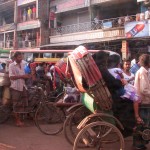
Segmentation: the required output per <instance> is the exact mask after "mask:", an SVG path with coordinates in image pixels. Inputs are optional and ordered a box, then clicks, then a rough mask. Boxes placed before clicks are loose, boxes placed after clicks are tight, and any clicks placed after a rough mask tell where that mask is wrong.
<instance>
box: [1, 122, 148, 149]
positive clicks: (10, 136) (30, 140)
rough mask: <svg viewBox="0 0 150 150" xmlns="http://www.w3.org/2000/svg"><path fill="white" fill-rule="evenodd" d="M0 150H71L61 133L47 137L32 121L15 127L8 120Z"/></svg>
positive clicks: (128, 145) (2, 129)
mask: <svg viewBox="0 0 150 150" xmlns="http://www.w3.org/2000/svg"><path fill="white" fill-rule="evenodd" d="M125 142H126V150H132V148H131V144H132V139H131V138H130V137H129V138H127V139H125ZM149 149H150V144H149ZM0 150H72V146H71V145H69V144H68V143H67V141H66V139H65V138H64V135H63V133H60V134H59V135H57V136H48V135H44V134H42V133H41V132H40V131H39V130H38V129H37V128H36V127H35V125H34V123H33V121H28V122H27V126H25V127H16V126H15V125H14V122H13V121H11V120H9V121H8V122H7V123H6V124H2V125H0ZM112 150H115V148H112Z"/></svg>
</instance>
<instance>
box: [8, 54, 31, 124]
mask: <svg viewBox="0 0 150 150" xmlns="http://www.w3.org/2000/svg"><path fill="white" fill-rule="evenodd" d="M24 65H25V64H24V63H23V62H22V54H21V53H20V52H16V53H15V54H14V62H13V63H11V64H10V65H9V77H10V81H11V86H10V90H11V99H12V102H13V111H14V113H15V118H16V125H17V126H22V125H24V124H23V122H22V121H21V120H20V117H19V114H20V113H23V112H25V108H26V106H28V101H27V92H26V85H25V79H27V78H30V75H26V74H25V72H24Z"/></svg>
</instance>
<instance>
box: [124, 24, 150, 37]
mask: <svg viewBox="0 0 150 150" xmlns="http://www.w3.org/2000/svg"><path fill="white" fill-rule="evenodd" d="M125 36H126V37H127V38H133V37H143V36H149V24H148V21H134V22H129V23H127V24H125Z"/></svg>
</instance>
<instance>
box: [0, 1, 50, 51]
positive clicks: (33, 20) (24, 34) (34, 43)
mask: <svg viewBox="0 0 150 150" xmlns="http://www.w3.org/2000/svg"><path fill="white" fill-rule="evenodd" d="M0 8H1V9H0V48H3V49H6V48H7V49H8V48H10V49H26V48H29V49H31V48H37V47H39V46H41V45H45V44H48V43H49V29H48V16H49V0H1V1H0Z"/></svg>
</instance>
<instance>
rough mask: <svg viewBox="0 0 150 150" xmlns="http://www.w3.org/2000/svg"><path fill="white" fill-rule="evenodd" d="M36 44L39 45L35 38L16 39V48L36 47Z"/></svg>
mask: <svg viewBox="0 0 150 150" xmlns="http://www.w3.org/2000/svg"><path fill="white" fill-rule="evenodd" d="M37 46H39V44H38V42H37V40H29V41H24V40H19V41H18V48H32V47H37Z"/></svg>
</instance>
